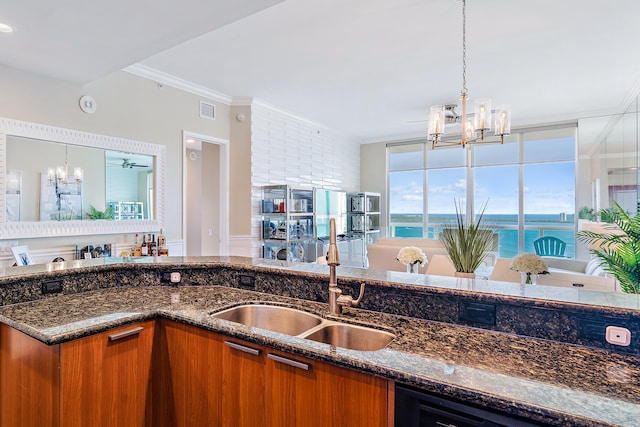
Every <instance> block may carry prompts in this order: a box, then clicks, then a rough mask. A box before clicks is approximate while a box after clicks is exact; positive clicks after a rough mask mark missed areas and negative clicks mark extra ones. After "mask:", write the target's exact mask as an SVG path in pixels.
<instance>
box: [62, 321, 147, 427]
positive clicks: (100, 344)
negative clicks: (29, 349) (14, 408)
mask: <svg viewBox="0 0 640 427" xmlns="http://www.w3.org/2000/svg"><path fill="white" fill-rule="evenodd" d="M154 325H155V321H147V322H142V323H138V324H134V325H129V326H126V327H122V328H117V329H114V330H112V331H109V332H104V333H101V334H98V335H93V336H90V337H86V338H81V339H78V340H74V341H69V342H67V343H64V344H62V345H61V371H60V372H61V397H60V401H61V411H60V419H61V423H60V425H63V426H65V427H68V426H88V425H91V426H123V425H129V426H144V425H145V423H146V422H147V421H146V420H147V416H148V414H150V411H148V410H147V409H148V408H149V409H150V406H149V407H147V398H148V396H149V395H150V393H149V391H150V381H151V354H152V346H153V334H154Z"/></svg>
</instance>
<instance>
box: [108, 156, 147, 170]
mask: <svg viewBox="0 0 640 427" xmlns="http://www.w3.org/2000/svg"><path fill="white" fill-rule="evenodd" d="M109 166H120V167H122V169H133V168H148V167H149V166H147V165H139V164H138V163H136V162H132V161H130V160H129V159H124V158H123V159H122V163H111V164H109Z"/></svg>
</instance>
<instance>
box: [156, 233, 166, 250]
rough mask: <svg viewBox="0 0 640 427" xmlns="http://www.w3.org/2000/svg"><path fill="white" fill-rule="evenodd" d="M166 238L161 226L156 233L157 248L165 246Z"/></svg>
mask: <svg viewBox="0 0 640 427" xmlns="http://www.w3.org/2000/svg"><path fill="white" fill-rule="evenodd" d="M166 244H167V239H165V237H164V234H162V228H161V229H160V234H158V248H161V247H163V246H166Z"/></svg>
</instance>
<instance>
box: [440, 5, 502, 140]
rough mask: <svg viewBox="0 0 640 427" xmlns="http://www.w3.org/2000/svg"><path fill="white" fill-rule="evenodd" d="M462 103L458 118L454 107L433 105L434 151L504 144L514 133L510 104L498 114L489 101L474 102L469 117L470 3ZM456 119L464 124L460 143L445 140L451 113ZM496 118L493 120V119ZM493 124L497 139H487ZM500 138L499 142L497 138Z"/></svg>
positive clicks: (464, 35) (464, 10) (464, 8)
mask: <svg viewBox="0 0 640 427" xmlns="http://www.w3.org/2000/svg"><path fill="white" fill-rule="evenodd" d="M460 95H461V101H462V114H461V115H460V116H458V115H457V114H455V112H454V111H453V107H455V106H452V105H434V106H433V107H431V112H430V115H429V136H430V137H431V146H432V148H436V147H441V146H451V145H460V146H462V147H464V146H466V145H467V144H474V143H479V142H491V143H495V142H500V143H501V144H502V143H503V142H504V137H505V135H509V134H510V133H511V107H510V106H508V105H500V106H497V107H496V109H495V112H494V111H492V110H491V100H490V99H478V100H476V101H475V103H474V114H473V119H472V118H471V117H467V99H468V97H469V95H468V91H467V2H466V0H462V91H460ZM452 112H453V114H454V120H453V121H457V119H460V121H461V124H462V134H461V137H460V139H459V140H457V141H443V140H442V136H443V135H444V126H445V121H451V114H452ZM492 116H493V117H492ZM492 119H495V122H494V138H492V139H490V138H488V132H489V131H491V122H492ZM498 138H499V139H498Z"/></svg>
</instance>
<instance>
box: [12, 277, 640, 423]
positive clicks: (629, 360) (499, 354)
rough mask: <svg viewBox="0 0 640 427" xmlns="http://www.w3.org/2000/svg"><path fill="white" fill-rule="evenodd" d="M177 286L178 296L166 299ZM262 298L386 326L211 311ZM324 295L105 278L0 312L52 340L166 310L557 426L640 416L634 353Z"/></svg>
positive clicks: (248, 337)
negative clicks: (352, 327) (360, 331)
mask: <svg viewBox="0 0 640 427" xmlns="http://www.w3.org/2000/svg"><path fill="white" fill-rule="evenodd" d="M175 294H178V295H179V300H180V302H178V303H172V302H171V296H172V295H175ZM248 301H266V302H270V303H277V304H283V305H287V306H291V307H296V308H302V309H304V310H307V311H310V312H313V313H316V314H320V315H321V316H323V317H330V318H331V319H332V320H340V321H345V322H351V323H364V324H368V325H374V326H375V327H377V328H382V329H385V330H389V331H391V332H393V333H394V334H395V335H396V338H395V339H394V340H393V341H392V342H391V343H390V344H389V345H388V346H387V347H386V348H384V349H383V350H378V351H372V352H366V351H354V350H347V349H343V348H340V347H338V348H336V347H331V346H329V345H327V344H322V343H317V342H314V341H310V340H306V339H302V338H298V337H292V336H288V335H283V334H279V333H275V332H270V331H266V330H262V329H257V328H252V327H247V326H243V325H239V324H236V323H233V322H227V321H224V320H219V319H216V318H214V317H212V316H211V315H210V313H211V312H213V311H219V310H221V309H224V308H227V307H230V306H234V305H237V304H239V303H243V302H248ZM327 313H328V308H327V305H326V304H323V303H315V302H310V301H306V300H298V299H292V298H286V297H279V296H275V295H271V294H264V293H258V292H254V291H245V290H240V289H235V288H227V287H221V286H197V287H188V286H185V287H178V288H174V287H163V286H154V287H140V288H111V289H105V290H97V291H90V292H84V293H79V294H73V295H60V296H55V297H50V298H46V299H43V300H39V301H31V302H25V303H20V304H13V305H8V306H4V307H0V321H2V322H3V323H6V324H8V325H10V326H12V327H15V328H16V329H19V330H21V331H23V332H25V333H27V334H28V335H30V336H33V337H34V338H36V339H38V340H40V341H42V342H44V343H47V344H59V343H63V342H65V341H69V340H72V339H76V338H80V337H83V336H87V335H90V334H93V333H98V332H102V331H105V330H108V329H110V328H113V327H116V326H121V325H125V324H128V323H132V322H136V321H140V320H144V319H149V318H154V317H157V316H163V317H165V318H168V319H173V320H176V321H180V322H185V323H188V324H192V325H196V326H199V327H202V328H205V329H209V330H212V331H216V332H220V333H224V334H227V335H229V336H232V337H237V338H240V339H244V340H248V341H251V342H255V343H258V344H262V345H267V346H270V347H273V348H276V349H279V350H282V351H288V352H291V353H294V354H298V355H301V356H306V357H310V358H313V359H317V360H323V361H329V362H332V363H336V364H339V365H343V366H347V367H351V368H354V369H358V370H361V371H364V372H368V373H372V374H375V375H380V376H383V377H386V378H389V379H392V380H395V381H397V382H401V383H405V384H409V385H414V386H417V387H420V388H422V389H424V390H427V391H432V392H437V393H442V394H445V395H448V396H450V397H457V398H459V399H462V400H465V401H467V402H471V403H476V404H479V405H483V406H484V405H486V406H490V407H494V408H498V409H502V410H505V411H507V412H509V413H512V414H519V415H523V416H526V417H529V418H532V419H537V420H540V421H546V422H548V423H551V424H555V425H562V426H572V425H573V426H614V425H615V426H634V425H638V422H639V420H640V385H639V384H640V363H639V358H638V357H635V356H630V355H621V354H616V353H611V352H607V351H602V350H596V349H589V348H585V347H580V346H573V345H568V344H560V343H556V342H551V341H544V340H537V339H531V338H525V337H520V336H516V335H509V334H504V333H498V332H492V331H486V330H481V329H475V328H469V327H464V326H456V325H450V324H444V323H438V322H432V321H425V320H419V319H414V318H409V317H402V316H394V315H388V314H382V313H377V312H370V311H364V310H359V309H347V310H346V312H345V314H343V315H342V316H333V317H331V316H328V314H327Z"/></svg>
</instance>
